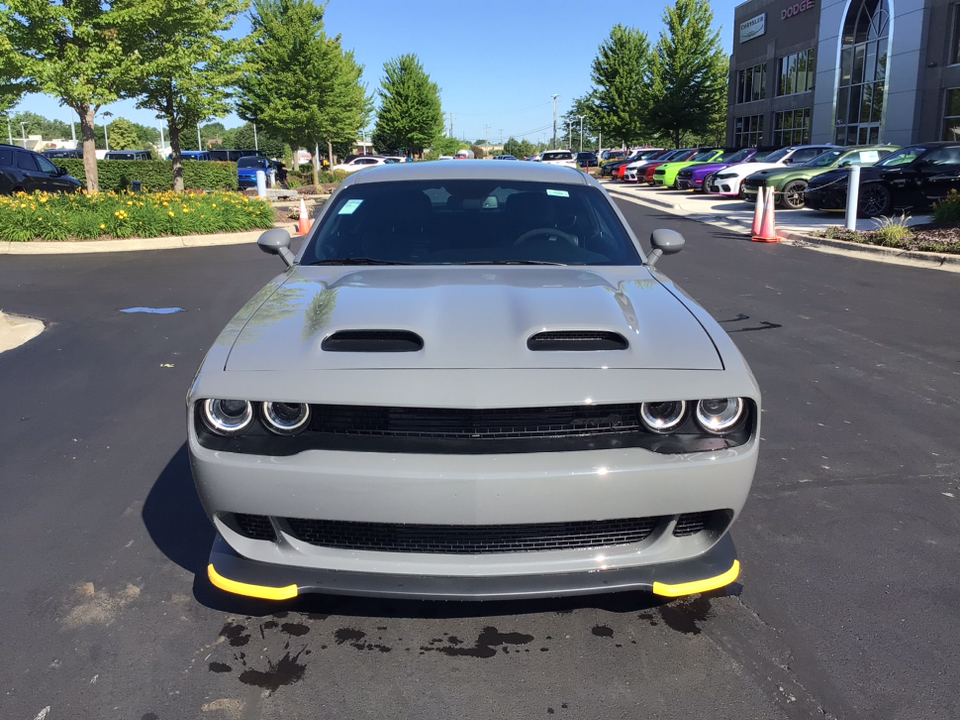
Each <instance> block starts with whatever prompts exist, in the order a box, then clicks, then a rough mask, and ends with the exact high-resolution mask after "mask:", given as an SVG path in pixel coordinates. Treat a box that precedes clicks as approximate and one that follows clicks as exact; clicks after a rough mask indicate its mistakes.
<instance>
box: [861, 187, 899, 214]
mask: <svg viewBox="0 0 960 720" xmlns="http://www.w3.org/2000/svg"><path fill="white" fill-rule="evenodd" d="M892 205H893V201H892V198H891V197H890V191H889V190H887V188H886V187H884V186H883V185H877V184H872V185H864V186H863V187H861V188H860V198H859V201H858V203H857V208H858V210H859V211H860V213H859V214H860V215H861V216H862V217H866V218H875V217H879V216H880V215H889V214H890V208H891V206H892Z"/></svg>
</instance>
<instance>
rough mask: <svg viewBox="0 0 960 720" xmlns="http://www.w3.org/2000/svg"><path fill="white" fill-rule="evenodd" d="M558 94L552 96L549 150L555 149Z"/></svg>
mask: <svg viewBox="0 0 960 720" xmlns="http://www.w3.org/2000/svg"><path fill="white" fill-rule="evenodd" d="M558 97H560V96H559V95H554V96H553V146H552V147H551V148H550V149H551V150H556V149H557V98H558Z"/></svg>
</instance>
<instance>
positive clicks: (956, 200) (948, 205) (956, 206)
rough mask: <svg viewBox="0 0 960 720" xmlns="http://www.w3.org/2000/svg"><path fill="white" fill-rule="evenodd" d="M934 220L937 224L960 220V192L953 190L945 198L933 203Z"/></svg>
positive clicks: (947, 223)
mask: <svg viewBox="0 0 960 720" xmlns="http://www.w3.org/2000/svg"><path fill="white" fill-rule="evenodd" d="M933 221H934V222H935V223H936V224H937V225H950V224H953V223H958V222H960V193H957V191H956V190H951V191H950V194H949V195H947V196H946V197H945V198H944V199H943V200H941V201H940V202H938V203H934V204H933Z"/></svg>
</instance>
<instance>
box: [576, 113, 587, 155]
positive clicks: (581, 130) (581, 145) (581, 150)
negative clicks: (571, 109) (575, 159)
mask: <svg viewBox="0 0 960 720" xmlns="http://www.w3.org/2000/svg"><path fill="white" fill-rule="evenodd" d="M577 117H578V118H580V152H583V119H584V118H585V117H586V115H577Z"/></svg>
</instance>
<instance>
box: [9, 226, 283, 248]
mask: <svg viewBox="0 0 960 720" xmlns="http://www.w3.org/2000/svg"><path fill="white" fill-rule="evenodd" d="M274 227H280V228H285V229H286V230H288V231H289V232H290V235H291V236H293V235H295V234H296V232H297V224H296V223H295V222H292V221H291V222H284V223H275V224H274ZM264 232H266V230H265V229H262V230H250V231H247V232H239V233H215V234H211V235H178V236H173V237H158V238H128V239H126V240H90V241H87V242H25V243H21V242H4V243H0V255H77V254H82V253H105V252H135V251H138V250H176V249H180V248H195V247H210V246H213V245H242V244H244V243H255V242H256V241H257V238H259V237H260V236H261V235H262V234H263V233H264Z"/></svg>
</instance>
